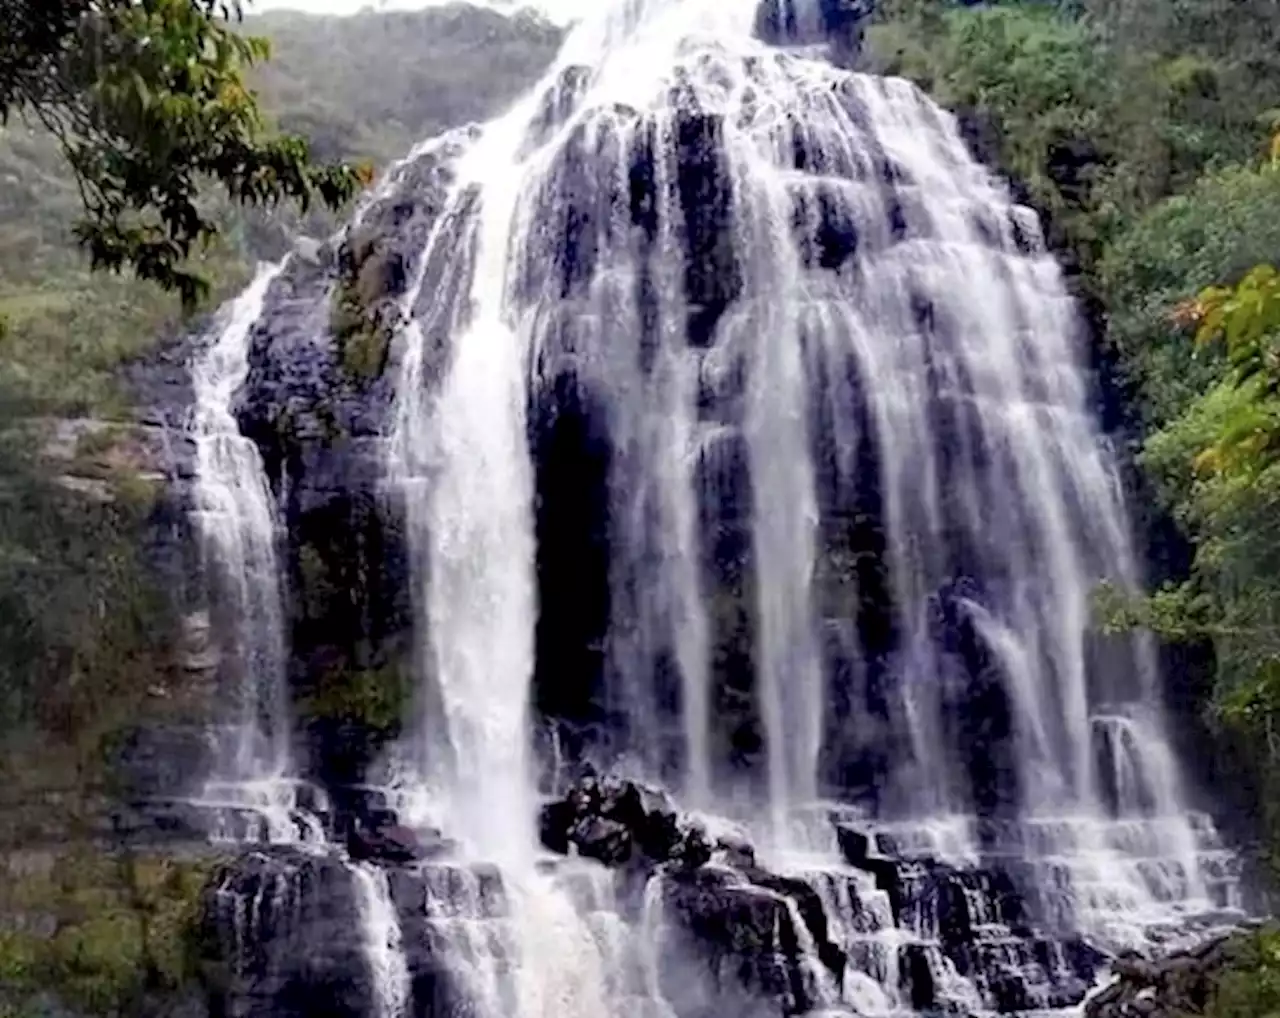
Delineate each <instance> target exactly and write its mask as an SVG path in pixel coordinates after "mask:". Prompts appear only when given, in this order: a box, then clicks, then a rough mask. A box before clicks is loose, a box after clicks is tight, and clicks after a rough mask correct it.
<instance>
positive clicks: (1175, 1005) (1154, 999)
mask: <svg viewBox="0 0 1280 1018" xmlns="http://www.w3.org/2000/svg"><path fill="white" fill-rule="evenodd" d="M1260 946H1261V945H1260V931H1259V930H1257V929H1224V930H1222V931H1220V932H1219V933H1217V934H1216V935H1214V936H1211V937H1207V938H1205V939H1204V940H1202V941H1201V942H1200V943H1198V944H1196V945H1195V946H1193V947H1190V948H1186V949H1184V950H1178V951H1173V952H1170V953H1168V954H1165V955H1163V956H1161V957H1156V958H1145V957H1143V956H1141V955H1138V954H1125V955H1121V956H1120V957H1119V958H1117V959H1116V960H1115V962H1114V963H1113V965H1112V966H1111V981H1110V982H1109V983H1108V984H1107V985H1106V986H1104V987H1103V988H1102V989H1101V990H1099V991H1098V992H1097V993H1095V994H1094V995H1093V996H1092V997H1090V998H1089V1000H1088V1001H1087V1002H1086V1004H1085V1008H1084V1014H1085V1018H1175V1016H1178V1015H1193V1014H1204V1013H1205V1010H1206V1007H1207V1006H1208V1005H1209V1004H1210V1002H1211V1001H1212V1000H1213V997H1214V995H1215V993H1216V991H1217V988H1218V984H1219V982H1220V981H1221V979H1222V977H1223V975H1224V974H1225V973H1226V972H1227V971H1228V970H1230V969H1231V968H1234V967H1242V968H1243V967H1248V966H1249V958H1250V956H1251V955H1256V954H1257V953H1258V951H1259V950H1260Z"/></svg>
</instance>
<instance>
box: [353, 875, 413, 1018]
mask: <svg viewBox="0 0 1280 1018" xmlns="http://www.w3.org/2000/svg"><path fill="white" fill-rule="evenodd" d="M351 875H352V879H353V880H354V881H355V886H356V903H357V907H358V909H359V913H360V926H361V928H362V929H363V931H364V935H365V957H366V958H367V959H368V963H369V967H370V970H371V973H372V975H373V987H374V994H375V1004H376V1013H375V1015H374V1016H373V1018H403V1016H404V1014H405V1009H406V1008H407V1007H408V1004H409V997H410V978H409V970H408V967H407V966H406V963H405V954H404V949H403V946H402V937H403V933H402V931H401V929H400V919H399V916H397V915H396V907H395V903H394V902H393V901H392V898H391V885H390V880H389V879H388V877H387V874H386V872H385V871H384V870H382V869H380V868H378V867H377V866H372V865H369V864H361V863H358V864H356V865H354V866H352V868H351Z"/></svg>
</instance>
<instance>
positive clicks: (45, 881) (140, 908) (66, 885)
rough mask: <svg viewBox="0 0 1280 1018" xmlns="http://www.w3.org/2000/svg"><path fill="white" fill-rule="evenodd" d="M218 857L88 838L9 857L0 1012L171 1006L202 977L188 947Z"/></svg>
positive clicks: (0, 897)
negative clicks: (103, 846) (109, 846)
mask: <svg viewBox="0 0 1280 1018" xmlns="http://www.w3.org/2000/svg"><path fill="white" fill-rule="evenodd" d="M218 861H219V860H218V859H216V858H213V857H209V858H195V859H178V858H174V857H169V856H165V855H161V854H158V853H143V854H133V853H114V852H104V851H101V850H97V849H94V848H92V847H90V846H88V845H81V846H78V847H75V848H69V849H66V850H64V851H62V852H61V853H59V854H57V855H45V856H43V857H42V858H39V859H36V858H35V857H34V856H32V855H31V854H30V853H28V854H26V855H23V856H20V855H18V854H14V855H11V856H8V857H3V861H2V864H3V865H4V867H5V868H6V869H7V870H8V873H7V876H8V878H9V879H7V880H6V881H5V882H4V887H3V889H0V930H4V931H5V932H3V933H0V987H3V991H4V992H3V994H0V1015H3V1014H5V1013H6V1012H5V1010H4V1008H5V1007H7V1008H8V1009H9V1012H10V1013H13V1014H22V1013H24V1008H27V1007H29V1006H31V1005H33V1004H34V1003H35V1002H37V1001H39V1000H56V1001H57V1002H58V1004H60V1005H61V1006H62V1007H65V1008H69V1009H71V1010H72V1011H74V1012H76V1013H79V1014H85V1015H101V1016H117V1015H119V1016H122V1018H123V1016H125V1015H129V1016H134V1015H137V1014H140V1013H165V1011H166V1009H167V1008H168V1005H169V1003H170V1002H171V1001H172V1000H173V999H174V998H175V997H176V996H178V995H182V994H186V993H188V992H192V991H193V990H194V987H195V986H196V985H197V974H196V972H195V967H194V964H193V962H192V960H191V952H190V950H189V948H188V945H189V944H190V943H191V941H192V931H193V930H194V929H195V928H196V924H197V921H198V919H199V905H200V892H201V889H202V888H203V886H204V884H205V882H206V880H207V879H208V876H209V874H210V873H211V872H212V871H213V869H214V867H215V866H216V865H217V863H218Z"/></svg>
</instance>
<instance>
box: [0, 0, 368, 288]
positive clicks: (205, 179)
mask: <svg viewBox="0 0 1280 1018" xmlns="http://www.w3.org/2000/svg"><path fill="white" fill-rule="evenodd" d="M242 16H243V12H242V9H241V3H240V2H239V0H0V123H7V122H8V121H9V120H10V119H11V118H12V117H14V116H20V117H23V118H26V119H28V120H30V121H34V122H36V123H38V124H40V125H41V126H43V127H44V128H46V129H47V130H48V131H50V132H51V133H52V134H53V136H54V137H56V138H57V140H58V143H59V145H60V146H61V149H62V152H63V154H64V156H65V157H66V159H67V162H68V163H69V165H70V167H71V169H72V171H73V173H74V175H75V179H76V183H77V185H78V186H79V189H80V196H81V199H82V202H83V205H84V212H85V215H84V218H83V219H82V220H81V222H80V223H79V224H78V226H77V228H76V234H77V237H78V238H79V240H80V242H81V243H82V244H83V245H84V246H85V247H86V248H87V250H88V252H89V255H90V258H91V260H92V263H93V265H94V267H95V268H103V269H109V270H114V271H120V270H123V269H127V268H132V269H133V270H134V271H136V273H137V274H138V275H139V276H141V277H142V278H144V279H149V280H152V281H154V282H156V283H159V284H160V285H161V286H163V287H165V288H166V289H170V290H175V291H177V292H178V293H179V294H180V295H181V297H182V299H183V302H184V303H185V304H187V305H188V306H190V305H193V304H195V303H196V302H197V301H198V300H199V299H200V297H201V296H203V294H204V293H205V291H206V289H207V284H206V281H205V280H204V279H203V277H202V276H201V275H200V274H199V273H198V272H196V271H193V270H192V269H191V268H190V267H189V266H188V264H187V261H188V259H189V258H190V256H191V255H192V253H193V251H195V250H196V249H197V248H199V247H201V246H203V245H206V244H208V242H209V241H210V240H212V238H213V237H214V236H215V235H216V234H217V225H216V223H215V222H214V220H213V218H212V217H211V215H210V214H209V212H208V210H207V207H206V206H205V205H204V204H203V203H202V201H201V188H202V186H204V185H207V184H214V185H217V186H220V187H221V188H223V189H225V191H226V193H227V194H228V195H229V196H230V197H231V198H232V199H233V200H235V201H237V202H241V203H249V204H273V203H276V202H280V201H284V200H292V201H294V202H296V203H298V204H299V205H300V206H301V207H302V208H303V209H304V210H305V209H307V208H308V207H310V206H311V205H312V204H313V203H314V202H315V201H316V200H317V199H318V200H319V201H320V202H323V203H324V204H325V205H328V206H330V207H334V208H336V207H339V206H341V205H342V204H344V203H345V202H346V201H348V200H349V199H350V198H351V197H352V196H353V195H354V194H355V192H356V191H357V190H358V189H359V188H360V187H361V185H362V184H364V183H366V182H367V180H368V177H369V174H370V173H371V171H370V170H368V169H367V168H363V167H352V166H347V165H341V164H338V165H318V164H316V163H314V162H313V161H312V159H311V156H310V151H309V148H308V145H307V143H306V141H304V140H303V139H301V138H298V137H294V136H289V135H276V134H273V133H271V132H270V131H269V130H268V128H267V125H266V122H265V119H264V117H263V115H262V112H261V110H260V109H259V106H258V103H257V100H256V97H255V96H254V94H253V93H252V92H251V91H250V90H249V88H248V87H247V86H246V83H245V74H246V72H247V71H248V70H249V69H250V68H251V67H252V66H253V65H254V64H255V63H258V62H259V61H262V60H265V59H266V58H267V57H268V56H269V47H268V44H267V43H266V42H265V41H264V40H262V39H259V38H255V37H252V36H248V35H245V34H243V33H241V32H240V31H238V30H237V23H238V22H239V21H240V19H241V18H242Z"/></svg>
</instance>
